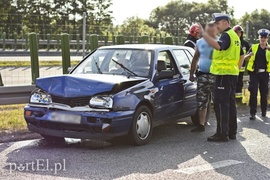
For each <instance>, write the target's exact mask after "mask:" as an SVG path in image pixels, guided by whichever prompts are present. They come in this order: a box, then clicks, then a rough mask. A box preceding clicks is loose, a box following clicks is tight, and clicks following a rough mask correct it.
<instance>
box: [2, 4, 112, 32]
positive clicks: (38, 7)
mask: <svg viewBox="0 0 270 180" xmlns="http://www.w3.org/2000/svg"><path fill="white" fill-rule="evenodd" d="M111 5H112V0H64V1H59V0H2V1H1V2H0V12H1V16H0V23H1V28H2V29H1V30H2V31H5V32H7V33H9V32H12V33H13V32H14V31H16V32H17V33H18V34H21V33H22V31H23V30H24V32H32V31H34V32H36V33H39V34H47V33H50V34H57V33H63V32H66V33H70V34H76V33H80V32H81V29H82V17H83V13H84V12H85V13H86V21H87V28H88V31H90V33H98V34H100V33H102V31H104V30H105V29H106V28H102V26H108V25H110V24H111V23H112V11H110V10H109V8H110V6H111ZM9 34H10V33H9Z"/></svg>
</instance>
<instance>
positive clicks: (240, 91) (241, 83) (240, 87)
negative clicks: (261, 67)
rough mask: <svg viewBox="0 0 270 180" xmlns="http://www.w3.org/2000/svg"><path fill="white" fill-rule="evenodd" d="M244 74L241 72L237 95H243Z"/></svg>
mask: <svg viewBox="0 0 270 180" xmlns="http://www.w3.org/2000/svg"><path fill="white" fill-rule="evenodd" d="M243 77H244V72H240V73H239V76H238V80H237V85H236V93H242V89H243V85H244V84H243Z"/></svg>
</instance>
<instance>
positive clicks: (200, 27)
mask: <svg viewBox="0 0 270 180" xmlns="http://www.w3.org/2000/svg"><path fill="white" fill-rule="evenodd" d="M197 24H198V25H199V29H198V33H199V34H201V36H203V34H204V29H203V27H202V25H201V24H200V23H197Z"/></svg>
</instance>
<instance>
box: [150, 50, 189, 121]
mask: <svg viewBox="0 0 270 180" xmlns="http://www.w3.org/2000/svg"><path fill="white" fill-rule="evenodd" d="M157 62H158V64H157V66H158V68H157V72H156V76H158V74H159V73H160V72H161V71H173V77H172V78H168V79H160V80H157V81H156V82H155V87H156V88H157V89H158V92H157V93H156V94H155V99H154V100H155V106H156V107H155V109H156V112H155V119H156V120H157V121H166V120H168V118H171V117H175V116H177V115H178V114H179V112H178V111H179V109H180V108H181V106H182V105H183V100H184V83H185V81H184V80H183V79H182V78H181V76H180V73H179V70H178V68H177V64H176V62H175V60H174V59H173V56H172V54H171V52H170V51H169V50H167V51H160V52H158V57H157ZM159 62H163V64H164V62H165V66H164V67H163V68H162V67H159ZM156 79H157V78H156Z"/></svg>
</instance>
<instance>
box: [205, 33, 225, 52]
mask: <svg viewBox="0 0 270 180" xmlns="http://www.w3.org/2000/svg"><path fill="white" fill-rule="evenodd" d="M203 38H204V39H205V41H206V42H207V43H208V44H209V45H210V46H211V47H213V48H214V49H216V50H220V49H221V47H220V45H219V43H218V42H217V40H216V39H214V38H212V37H211V36H209V35H208V34H206V33H203Z"/></svg>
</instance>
